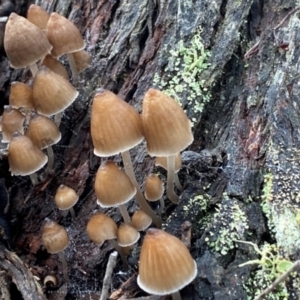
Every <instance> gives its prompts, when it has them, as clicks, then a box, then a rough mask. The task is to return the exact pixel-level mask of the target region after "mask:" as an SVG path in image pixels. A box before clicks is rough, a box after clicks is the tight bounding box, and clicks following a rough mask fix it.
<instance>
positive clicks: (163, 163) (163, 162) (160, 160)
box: [155, 152, 182, 173]
mask: <svg viewBox="0 0 300 300" xmlns="http://www.w3.org/2000/svg"><path fill="white" fill-rule="evenodd" d="M155 165H156V166H159V167H162V168H164V169H165V170H168V162H167V157H166V156H161V157H156V158H155ZM181 165H182V163H181V154H180V152H178V153H176V154H175V173H177V172H178V171H179V170H180V168H181Z"/></svg>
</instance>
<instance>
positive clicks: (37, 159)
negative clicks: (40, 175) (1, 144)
mask: <svg viewBox="0 0 300 300" xmlns="http://www.w3.org/2000/svg"><path fill="white" fill-rule="evenodd" d="M47 161H48V157H47V155H45V154H44V153H43V152H42V151H41V150H40V149H39V148H38V147H37V146H36V145H35V144H34V143H33V142H32V141H31V139H30V138H28V137H27V136H24V135H21V134H20V133H18V132H17V133H15V134H14V135H13V138H12V140H11V141H10V144H9V147H8V162H9V169H10V172H11V174H12V175H21V176H25V175H30V174H32V173H34V172H36V171H38V170H39V169H41V168H42V167H43V166H44V165H45V164H46V163H47Z"/></svg>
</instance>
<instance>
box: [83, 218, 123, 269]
mask: <svg viewBox="0 0 300 300" xmlns="http://www.w3.org/2000/svg"><path fill="white" fill-rule="evenodd" d="M86 231H87V235H88V236H89V238H90V239H91V240H92V241H93V242H94V243H95V244H97V245H99V246H100V247H101V246H102V245H103V243H104V242H105V241H106V240H107V241H109V242H110V244H111V245H112V246H113V247H114V248H115V250H116V251H118V253H119V254H120V256H121V258H122V261H123V264H124V266H125V268H126V269H128V263H127V260H126V257H125V255H124V252H123V251H122V248H121V247H120V246H119V245H118V244H117V242H116V238H117V234H118V226H117V224H116V223H115V221H114V220H113V219H112V218H110V217H108V216H106V215H105V214H103V213H97V214H94V215H93V216H91V218H90V220H89V221H88V224H87V227H86Z"/></svg>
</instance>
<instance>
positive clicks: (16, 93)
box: [9, 81, 34, 110]
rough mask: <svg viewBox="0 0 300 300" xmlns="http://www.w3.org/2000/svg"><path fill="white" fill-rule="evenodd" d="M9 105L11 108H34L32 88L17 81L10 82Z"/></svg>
mask: <svg viewBox="0 0 300 300" xmlns="http://www.w3.org/2000/svg"><path fill="white" fill-rule="evenodd" d="M9 105H10V106H11V107H13V108H20V107H23V108H25V109H26V110H31V109H34V102H33V94H32V88H31V87H29V86H28V85H26V84H25V83H22V82H19V81H14V82H12V83H11V85H10V94H9Z"/></svg>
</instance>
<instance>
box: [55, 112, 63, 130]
mask: <svg viewBox="0 0 300 300" xmlns="http://www.w3.org/2000/svg"><path fill="white" fill-rule="evenodd" d="M61 118H62V112H59V113H58V114H56V115H55V116H54V123H55V124H56V126H57V127H59V125H60V123H61Z"/></svg>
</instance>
